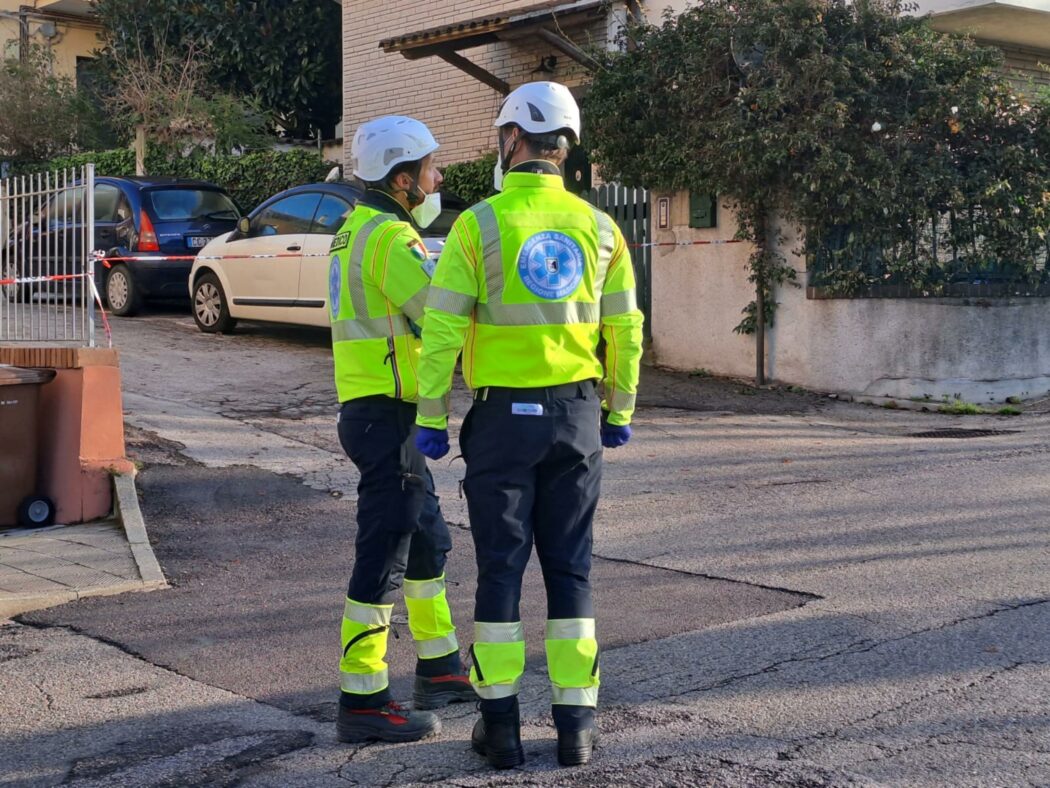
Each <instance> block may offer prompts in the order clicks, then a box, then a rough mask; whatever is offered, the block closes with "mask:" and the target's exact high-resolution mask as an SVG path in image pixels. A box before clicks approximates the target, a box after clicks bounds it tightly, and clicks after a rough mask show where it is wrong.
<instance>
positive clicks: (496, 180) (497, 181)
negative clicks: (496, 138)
mask: <svg viewBox="0 0 1050 788" xmlns="http://www.w3.org/2000/svg"><path fill="white" fill-rule="evenodd" d="M492 185H493V186H495V187H496V191H498V192H501V191H503V162H502V161H500V158H499V156H497V157H496V169H495V171H494V172H493V173H492Z"/></svg>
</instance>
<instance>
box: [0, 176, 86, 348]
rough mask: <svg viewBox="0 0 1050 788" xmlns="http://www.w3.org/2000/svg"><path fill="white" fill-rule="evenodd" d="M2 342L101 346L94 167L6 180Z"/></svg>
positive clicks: (1, 200)
mask: <svg viewBox="0 0 1050 788" xmlns="http://www.w3.org/2000/svg"><path fill="white" fill-rule="evenodd" d="M0 243H2V247H0V342H46V343H63V344H72V345H88V346H94V344H95V298H96V293H97V290H96V288H95V283H94V276H95V259H94V255H93V250H94V247H95V166H94V165H93V164H87V165H84V166H83V167H80V168H77V169H69V170H62V171H58V172H41V173H34V174H32V175H20V176H14V177H10V178H5V179H3V180H0Z"/></svg>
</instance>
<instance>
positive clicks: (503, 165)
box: [492, 129, 518, 192]
mask: <svg viewBox="0 0 1050 788" xmlns="http://www.w3.org/2000/svg"><path fill="white" fill-rule="evenodd" d="M496 144H497V145H498V146H499V152H498V155H497V156H496V170H495V172H494V173H493V175H492V185H493V186H495V187H496V191H498V192H501V191H503V175H504V173H505V172H506V169H507V165H508V164H510V159H511V157H512V156H513V155H514V151H515V150H516V149H517V147H518V140H517V139H516V138H515V140H514V142H512V143H511V146H510V150H509V151H506V152H504V150H503V148H504V142H503V130H502V129H500V131H499V137H498V139H497V140H496Z"/></svg>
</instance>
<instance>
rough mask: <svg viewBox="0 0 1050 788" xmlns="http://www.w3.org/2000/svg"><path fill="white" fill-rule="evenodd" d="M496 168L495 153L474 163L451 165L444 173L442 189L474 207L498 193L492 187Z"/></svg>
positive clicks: (465, 162)
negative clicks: (493, 173) (475, 204)
mask: <svg viewBox="0 0 1050 788" xmlns="http://www.w3.org/2000/svg"><path fill="white" fill-rule="evenodd" d="M495 166H496V154H495V153H489V154H487V155H485V156H482V157H481V158H480V159H475V160H474V161H464V162H459V163H458V164H450V165H449V166H447V167H446V168H445V169H444V171H443V172H442V175H444V176H445V182H444V183H443V184H442V185H441V188H442V190H444V191H448V192H451V193H452V194H455V195H456V196H457V197H462V198H463V199H464V200H465V201H466V202H467V204H468V205H473V204H474V203H476V202H479V201H481V200H484V199H485V198H486V197H491V196H492V195H493V194H495V193H496V190H495V189H494V188H493V185H492V172H493V169H494V168H495Z"/></svg>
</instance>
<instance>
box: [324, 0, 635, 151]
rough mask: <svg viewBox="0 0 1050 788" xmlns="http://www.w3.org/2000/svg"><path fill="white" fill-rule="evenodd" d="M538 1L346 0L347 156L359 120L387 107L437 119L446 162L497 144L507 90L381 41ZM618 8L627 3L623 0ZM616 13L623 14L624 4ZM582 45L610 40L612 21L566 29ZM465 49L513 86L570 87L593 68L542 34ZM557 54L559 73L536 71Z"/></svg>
mask: <svg viewBox="0 0 1050 788" xmlns="http://www.w3.org/2000/svg"><path fill="white" fill-rule="evenodd" d="M535 4H536V0H496V1H495V2H483V1H482V0H470V1H469V2H467V1H464V0H457V2H447V3H415V4H398V3H387V2H375V1H371V0H370V1H369V2H362V0H352V1H351V0H344V2H343V68H344V72H345V73H344V82H343V97H344V107H343V128H344V138H345V139H346V140H347V142H348V144H347V145H346V150H345V154H344V155H345V158H346V162H347V164H349V157H350V145H349V140H351V139H353V134H354V131H355V130H356V129H357V127H358V126H359V125H360V124H361V123H363V122H364V121H365V120H368V119H369V118H372V117H375V116H377V115H384V114H402V115H412V116H415V117H418V118H419V119H420V120H423V121H424V122H426V123H427V124H429V125H430V126H431V128H432V129H433V130H434V133H435V136H436V137H437V138H438V141H439V142H440V143H441V146H442V151H441V153H440V161H439V164H448V163H451V162H455V161H465V160H469V159H474V158H477V157H478V156H481V155H483V154H484V153H486V152H488V151H490V150H492V149H494V148H495V133H494V130H493V128H492V123H493V121H494V120H495V119H496V114H497V112H498V110H499V105H500V103H501V101H502V96H500V94H499V93H498V92H497V91H495V90H493V89H492V88H490V87H489V86H487V85H485V84H482V83H481V82H479V81H477V80H476V79H474V78H473V77H471V76H469V75H467V74H465V73H464V72H462V71H460V70H459V69H457V68H455V67H453V66H451V65H449V64H447V63H445V62H444V61H443V60H440V59H439V58H437V57H428V58H423V59H420V60H408V59H406V58H404V57H403V56H401V55H400V54H386V53H384V52H383V51H382V50H380V48H379V42H380V41H381V40H383V39H386V38H392V37H396V36H399V35H404V34H406V33H412V32H416V31H419V30H424V29H429V28H433V27H439V26H441V25H446V24H452V23H455V22H462V21H466V20H469V19H473V18H476V17H479V16H486V15H494V14H498V13H500V12H502V11H507V10H514V9H520V8H525V7H527V6H532V5H535ZM616 6H617V7H619V6H622V4H620V3H618V4H616ZM613 13H614V14H616V13H619V14H620V15H621V16H622V9H620V10H619V11H618V10H617V8H614V10H613ZM565 32H566V35H567V37H568V38H570V39H571V40H572V41H573V42H574V43H576V44H577V45H578V46H581V47H586V46H590V45H598V46H604V45H605V42H606V39H607V28H606V24H604V23H602V24H598V25H593V26H591V27H588V28H574V29H571V30H568V31H565ZM460 54H462V55H463V56H464V57H466V58H468V59H470V60H471V61H473V62H474V63H476V64H477V65H479V66H481V67H482V68H484V69H486V70H488V71H490V72H491V73H493V74H494V75H496V76H497V77H499V78H500V79H502V80H504V81H506V82H507V83H509V84H510V86H511V87H512V88H514V87H517V86H518V85H520V84H523V83H525V82H529V81H533V80H538V79H552V80H556V81H558V82H564V83H565V84H567V85H570V86H574V87H575V86H579V85H582V84H583V83H584V82H585V81H586V73H585V72H584V70H583V69H582V68H581V67H580V66H578V65H576V64H575V63H574V62H573V61H572V60H571V59H570V58H569V57H568V56H566V55H564V54H563V53H561V52H559V51H557V50H555V49H554V48H553V47H551V46H550V45H549V44H546V43H542V42H539V41H537V40H536V39H522V40H520V41H514V42H499V43H496V44H490V45H487V46H483V47H477V48H474V49H466V50H463V51H462V52H461V53H460ZM548 55H554V56H556V57H557V58H558V64H557V68H556V70H555V72H554V73H553V74H541V73H537V74H533V73H531V72H532V71H533V69H535V68H536V67H537V66H539V65H540V58H541V57H544V56H548Z"/></svg>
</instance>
